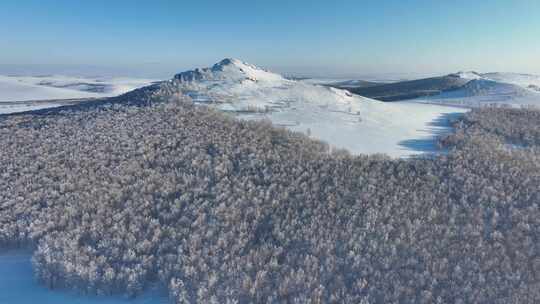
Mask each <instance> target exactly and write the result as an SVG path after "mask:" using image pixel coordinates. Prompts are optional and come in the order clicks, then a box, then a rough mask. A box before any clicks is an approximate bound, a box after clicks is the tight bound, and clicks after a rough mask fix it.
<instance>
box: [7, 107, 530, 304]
mask: <svg viewBox="0 0 540 304" xmlns="http://www.w3.org/2000/svg"><path fill="white" fill-rule="evenodd" d="M539 126H540V113H539V112H537V111H535V110H532V109H519V110H517V109H504V108H487V109H474V110H472V112H470V113H468V114H466V115H465V116H464V117H463V118H462V119H460V120H459V121H457V122H456V123H455V127H456V133H455V134H454V135H451V136H449V137H447V138H445V139H443V140H442V141H441V144H442V145H445V146H447V147H448V148H449V152H448V154H446V155H440V156H436V157H422V158H417V159H409V160H403V159H390V158H387V157H385V156H382V155H380V156H351V155H348V153H346V152H345V151H332V149H330V148H329V147H328V146H327V145H326V144H324V143H321V142H316V141H313V140H311V139H309V138H308V137H306V136H304V135H302V134H299V133H293V132H290V131H286V130H283V129H276V128H274V127H272V126H271V125H270V124H269V123H267V122H247V121H237V120H234V119H232V118H229V117H227V116H225V115H224V114H220V113H217V112H214V111H212V110H209V109H206V108H202V107H197V106H194V105H192V104H190V103H188V102H173V103H168V104H158V105H152V106H147V107H135V106H120V105H111V106H105V107H98V108H90V107H89V108H86V109H82V110H80V111H67V110H66V111H63V112H59V113H56V114H55V113H50V114H48V115H19V116H9V117H3V118H0V147H1V149H0V247H4V248H7V247H30V248H33V249H35V252H34V257H33V263H34V267H35V273H36V276H37V277H38V278H39V279H40V281H42V282H43V283H44V284H46V285H47V286H49V287H50V288H73V289H77V290H80V291H82V292H84V293H98V294H108V293H120V292H122V293H126V294H129V295H133V296H136V295H137V294H139V293H140V292H141V291H142V290H144V289H145V287H147V286H149V285H150V284H153V283H156V282H158V283H161V284H163V285H165V286H168V290H169V292H170V296H171V299H172V301H173V302H175V303H364V304H365V303H538V302H539V301H540V240H539V238H540V207H539V204H540V191H539V189H540V150H539V149H540V148H539V144H540V131H539V130H540V127H539Z"/></svg>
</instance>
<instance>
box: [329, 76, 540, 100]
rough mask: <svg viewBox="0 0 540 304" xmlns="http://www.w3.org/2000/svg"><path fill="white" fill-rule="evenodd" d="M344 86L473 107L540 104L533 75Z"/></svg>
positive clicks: (538, 80)
mask: <svg viewBox="0 0 540 304" xmlns="http://www.w3.org/2000/svg"><path fill="white" fill-rule="evenodd" d="M340 87H341V86H340ZM341 88H344V89H348V90H349V91H351V92H352V93H355V94H358V95H361V96H365V97H369V98H373V99H377V100H381V101H400V100H409V99H426V100H427V101H430V102H442V103H446V104H453V105H456V104H459V105H470V106H473V105H478V104H486V103H503V104H516V105H528V104H532V105H540V95H539V94H538V93H540V76H536V75H530V74H516V73H484V74H482V73H478V72H474V71H467V72H458V73H453V74H448V75H445V76H440V77H431V78H423V79H417V80H409V81H400V82H394V83H387V84H379V85H377V84H374V85H370V86H359V87H350V88H345V87H341ZM457 99H459V100H457Z"/></svg>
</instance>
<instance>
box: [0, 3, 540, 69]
mask: <svg viewBox="0 0 540 304" xmlns="http://www.w3.org/2000/svg"><path fill="white" fill-rule="evenodd" d="M0 20H2V26H1V27H0V35H1V36H2V37H3V38H2V39H1V40H0V72H3V71H6V70H9V68H10V67H11V68H12V69H15V68H16V67H32V66H34V67H40V68H42V69H44V70H46V69H47V68H52V67H57V69H58V67H64V68H65V69H69V68H67V67H72V66H84V67H92V69H94V70H99V67H107V68H109V69H111V70H119V71H121V70H125V71H127V70H131V71H141V70H142V71H152V72H153V73H163V74H164V75H165V74H171V73H174V72H178V71H181V70H184V69H190V68H194V67H203V66H208V65H210V64H212V63H215V62H217V61H218V60H220V59H222V58H224V57H235V58H240V59H242V60H245V61H248V62H252V63H255V64H257V65H259V66H263V67H268V68H271V69H274V70H276V71H279V72H282V73H288V74H295V73H296V74H319V76H322V75H331V76H336V75H343V76H345V75H367V74H377V73H379V74H381V73H382V74H384V73H406V74H425V75H427V74H438V73H450V72H456V71H459V70H476V71H480V72H491V71H502V72H520V73H533V74H540V60H538V58H537V55H538V54H540V43H539V41H538V37H540V2H539V1H536V0H516V1H504V0H494V1H490V2H489V3H487V2H481V1H473V2H471V1H464V0H458V1H452V2H451V3H450V2H448V1H444V2H440V1H425V0H412V1H397V0H395V1H394V0H389V1H371V0H369V1H353V0H338V1H334V2H332V3H329V2H327V1H323V0H312V1H303V0H300V1H281V0H278V1H271V2H270V1H244V0H240V1H209V0H200V1H196V2H194V1H190V2H180V1H166V0H159V1H152V2H150V1H139V0H135V1H133V0H132V1H127V0H118V1H105V0H96V1H91V2H90V1H85V2H79V1H69V0H57V1H54V0H44V1H43V0H42V1H37V0H22V1H20V0H17V1H16V0H3V1H2V2H1V3H0ZM60 70H61V69H60ZM160 75H161V74H160Z"/></svg>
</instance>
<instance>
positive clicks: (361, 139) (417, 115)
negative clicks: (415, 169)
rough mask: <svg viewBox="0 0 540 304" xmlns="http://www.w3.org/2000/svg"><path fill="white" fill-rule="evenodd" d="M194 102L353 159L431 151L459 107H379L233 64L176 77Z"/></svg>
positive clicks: (373, 102) (228, 61) (377, 103)
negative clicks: (305, 136) (343, 152)
mask: <svg viewBox="0 0 540 304" xmlns="http://www.w3.org/2000/svg"><path fill="white" fill-rule="evenodd" d="M167 85H169V86H172V87H174V88H176V89H177V90H179V91H180V92H181V93H183V94H185V95H188V96H190V97H191V98H192V99H193V100H194V101H195V102H197V103H200V104H205V105H209V106H211V107H214V108H217V109H220V110H223V111H229V112H233V113H235V114H236V115H237V116H238V117H239V118H243V119H269V120H271V121H272V122H273V123H274V124H276V125H279V126H284V127H287V128H289V129H291V130H294V131H299V132H303V133H306V134H309V135H310V136H311V137H313V138H316V139H320V140H323V141H325V142H327V143H329V144H330V145H331V146H333V147H336V148H345V149H347V150H349V151H350V152H352V153H354V154H373V153H386V154H388V155H390V156H392V157H407V156H411V155H414V154H419V153H422V152H432V151H435V150H436V146H435V140H434V138H435V136H436V135H438V134H440V133H441V132H448V131H449V128H448V127H449V125H448V120H447V116H448V115H450V114H455V113H460V112H464V111H466V110H465V109H462V108H455V107H447V106H438V105H429V104H420V103H410V102H397V103H384V102H381V101H376V100H373V99H369V98H365V97H361V96H357V95H353V94H351V93H350V92H348V91H346V90H339V89H335V88H329V87H325V86H319V85H314V84H311V83H306V82H304V81H294V80H288V79H285V78H284V77H282V76H281V75H278V74H274V73H272V72H269V71H267V70H264V69H260V68H258V67H256V66H253V65H250V64H247V63H244V62H242V61H240V60H237V59H225V60H223V61H221V62H220V63H217V64H215V65H214V66H213V67H211V68H204V69H196V70H193V71H187V72H184V73H180V74H177V75H176V76H175V79H173V80H171V81H170V82H168V84H167Z"/></svg>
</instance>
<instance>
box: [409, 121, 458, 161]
mask: <svg viewBox="0 0 540 304" xmlns="http://www.w3.org/2000/svg"><path fill="white" fill-rule="evenodd" d="M463 114H464V113H459V112H456V113H445V114H442V115H441V116H439V117H437V118H436V119H434V120H433V121H431V122H430V123H429V124H428V125H427V126H428V128H427V129H425V130H424V131H427V132H428V133H429V134H431V136H430V137H425V138H420V139H407V140H402V141H400V142H399V143H398V145H399V146H401V147H403V149H404V150H408V151H414V152H418V154H425V153H444V152H446V150H444V149H441V148H440V147H439V146H438V145H437V139H438V138H439V137H442V136H445V135H447V134H450V133H452V132H453V131H454V130H453V128H452V122H453V121H456V120H457V119H458V118H459V117H461V116H462V115H463Z"/></svg>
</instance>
